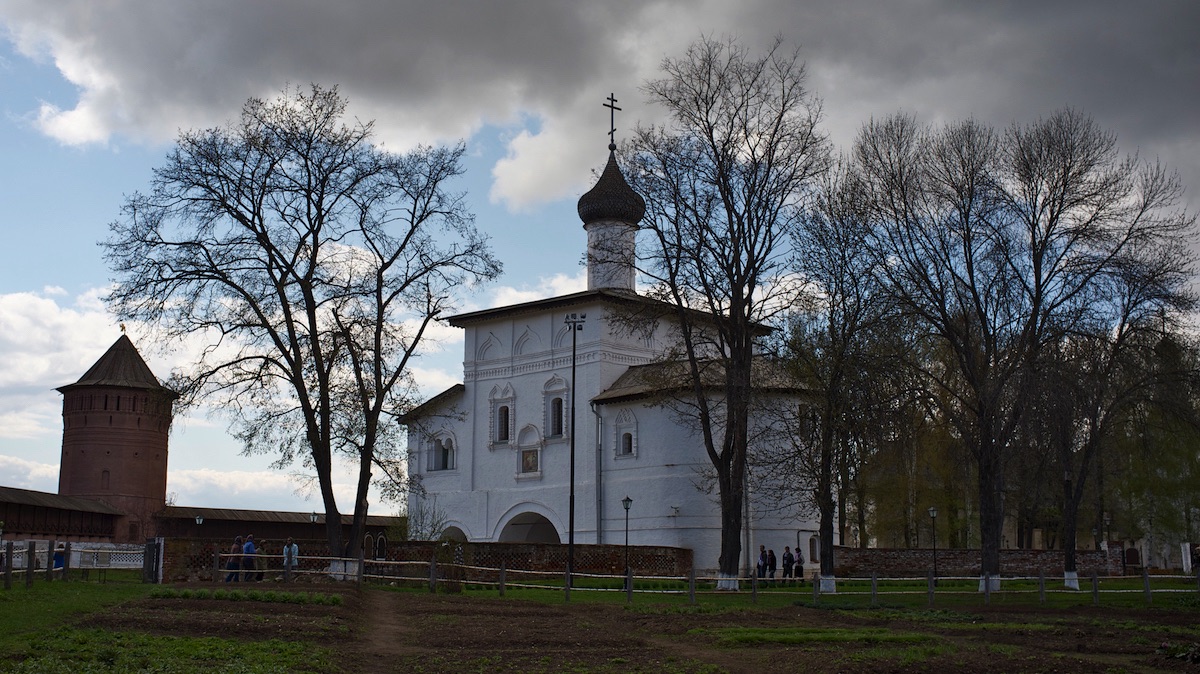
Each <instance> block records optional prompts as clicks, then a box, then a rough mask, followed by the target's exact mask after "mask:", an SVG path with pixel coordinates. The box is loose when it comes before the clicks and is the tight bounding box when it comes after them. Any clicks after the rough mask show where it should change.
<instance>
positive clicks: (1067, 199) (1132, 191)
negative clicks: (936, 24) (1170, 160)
mask: <svg viewBox="0 0 1200 674" xmlns="http://www.w3.org/2000/svg"><path fill="white" fill-rule="evenodd" d="M855 154H856V159H857V162H858V164H859V168H860V170H861V171H862V174H863V179H864V182H865V183H866V184H868V185H869V186H870V189H871V191H872V198H871V201H872V203H873V206H874V208H875V214H876V217H877V218H878V223H879V225H880V227H879V231H880V232H881V235H880V236H879V237H878V239H877V242H876V245H877V247H878V251H879V255H880V256H881V257H882V259H884V260H886V264H884V265H881V267H880V268H881V269H882V270H883V271H884V273H885V278H886V280H887V282H888V285H889V287H890V288H891V289H892V292H893V293H894V294H895V295H896V296H897V297H898V298H900V299H901V300H902V301H903V303H904V305H905V306H906V307H907V308H908V310H909V311H911V312H912V313H913V314H914V315H916V316H918V317H919V318H920V319H921V320H923V321H924V322H925V323H926V324H927V325H929V326H930V328H931V330H932V332H933V333H935V334H936V335H937V337H938V338H939V339H940V340H942V342H943V343H944V344H945V345H946V348H948V349H949V350H950V352H951V353H952V354H953V367H952V368H950V369H949V370H947V369H939V368H929V369H928V370H927V375H928V376H929V378H930V380H931V381H933V382H934V383H935V385H936V386H940V387H941V388H942V389H943V390H945V392H946V394H947V395H946V396H945V398H944V399H945V400H946V401H948V402H947V404H946V405H944V410H943V412H944V413H945V414H946V416H947V418H948V419H950V420H951V421H952V422H953V423H954V425H955V427H956V428H957V431H958V433H959V435H960V437H961V438H962V441H963V443H964V445H965V447H966V448H968V450H969V451H970V452H971V455H972V458H973V459H974V460H975V465H976V467H977V471H978V489H979V506H980V513H979V518H980V530H981V538H982V570H983V572H985V573H988V574H992V575H995V574H997V573H998V572H999V570H1000V568H999V550H1000V544H1001V532H1002V527H1003V523H1004V516H1005V504H1004V493H1005V488H1004V487H1005V484H1004V478H1005V462H1006V460H1007V458H1008V454H1009V447H1010V444H1011V442H1012V440H1013V437H1014V433H1015V431H1016V429H1017V427H1018V423H1019V422H1020V420H1021V419H1022V417H1023V416H1024V414H1025V412H1026V406H1027V404H1028V395H1027V393H1028V391H1029V387H1030V386H1031V383H1032V381H1033V378H1034V376H1035V375H1036V366H1037V364H1038V362H1039V356H1040V355H1041V353H1042V351H1043V349H1044V348H1045V347H1046V345H1047V344H1048V343H1051V342H1053V341H1054V340H1057V339H1058V338H1059V336H1060V335H1062V334H1065V333H1067V332H1070V331H1071V330H1073V329H1075V328H1076V327H1077V326H1079V325H1080V323H1081V321H1083V320H1084V318H1085V317H1086V315H1087V314H1088V310H1089V308H1090V307H1091V306H1092V303H1093V302H1095V301H1096V297H1097V288H1098V286H1099V285H1100V284H1101V281H1102V280H1103V279H1104V278H1105V277H1106V276H1107V275H1108V274H1111V273H1115V270H1116V269H1118V268H1120V267H1121V266H1122V265H1123V261H1124V260H1125V258H1126V257H1127V256H1128V255H1129V254H1130V252H1131V251H1135V250H1138V249H1140V248H1149V247H1153V246H1156V245H1157V243H1158V242H1160V241H1163V240H1164V239H1166V238H1171V237H1175V236H1179V235H1180V234H1181V233H1185V232H1187V231H1189V230H1190V228H1191V226H1192V224H1193V222H1194V218H1193V217H1190V216H1188V215H1187V214H1186V213H1184V212H1183V211H1182V210H1180V209H1179V208H1178V203H1179V198H1180V185H1179V182H1178V179H1177V178H1176V177H1175V176H1173V175H1172V174H1170V173H1168V172H1167V171H1165V170H1163V169H1162V168H1161V167H1159V166H1157V165H1146V164H1143V163H1141V162H1139V161H1137V160H1136V158H1127V157H1123V156H1121V155H1120V154H1119V152H1118V150H1117V147H1116V140H1115V137H1114V136H1113V135H1112V134H1111V133H1108V132H1106V131H1104V130H1102V129H1100V128H1099V127H1098V126H1097V124H1096V123H1095V122H1094V121H1093V120H1092V119H1090V118H1089V117H1087V116H1085V115H1083V114H1081V113H1079V112H1077V111H1073V110H1064V111H1061V112H1058V113H1055V114H1054V115H1052V116H1050V117H1049V118H1047V119H1043V120H1040V121H1038V122H1035V123H1032V124H1029V125H1025V126H1019V125H1014V126H1012V127H1010V128H1009V129H1008V130H1007V131H1006V132H1004V133H997V132H996V131H994V130H993V129H991V128H989V127H987V126H985V125H982V124H980V123H979V122H977V121H974V120H969V121H965V122H957V123H953V124H949V125H947V126H946V127H944V128H942V129H940V130H932V129H927V128H921V127H919V126H918V125H917V124H916V122H915V121H914V120H912V119H911V118H909V117H905V116H895V117H892V118H889V119H886V120H883V121H872V122H870V123H869V124H867V125H866V126H865V127H864V129H863V131H862V133H861V134H860V137H859V139H858V141H857V143H856V146H855Z"/></svg>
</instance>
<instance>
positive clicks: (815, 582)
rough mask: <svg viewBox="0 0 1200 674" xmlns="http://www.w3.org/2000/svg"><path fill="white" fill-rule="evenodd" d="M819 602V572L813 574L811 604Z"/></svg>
mask: <svg viewBox="0 0 1200 674" xmlns="http://www.w3.org/2000/svg"><path fill="white" fill-rule="evenodd" d="M820 600H821V572H820V571H818V572H816V573H814V574H813V604H814V605H815V604H816V603H817V602H818V601H820Z"/></svg>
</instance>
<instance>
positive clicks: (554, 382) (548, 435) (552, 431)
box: [542, 375, 571, 443]
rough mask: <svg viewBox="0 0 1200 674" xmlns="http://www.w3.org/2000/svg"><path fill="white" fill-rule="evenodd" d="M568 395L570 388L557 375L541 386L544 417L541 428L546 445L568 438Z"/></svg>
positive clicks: (569, 423)
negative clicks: (543, 430) (543, 431)
mask: <svg viewBox="0 0 1200 674" xmlns="http://www.w3.org/2000/svg"><path fill="white" fill-rule="evenodd" d="M570 394H571V387H570V385H568V384H567V380H565V379H563V378H562V377H560V376H558V375H554V376H553V377H551V378H550V379H549V380H547V381H546V383H545V385H543V386H542V412H543V415H544V417H545V419H544V423H543V425H542V428H543V429H545V441H546V442H547V443H550V442H565V441H566V440H567V438H568V437H570V436H569V433H570V432H571V430H570V429H571V420H570V419H568V418H567V406H568V404H569V400H570ZM555 401H557V403H556V402H555ZM556 407H557V409H555V408H556ZM556 422H557V423H556Z"/></svg>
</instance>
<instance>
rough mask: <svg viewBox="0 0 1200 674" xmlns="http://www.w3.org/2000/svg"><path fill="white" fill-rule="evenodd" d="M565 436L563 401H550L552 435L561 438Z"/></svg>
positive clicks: (558, 399)
mask: <svg viewBox="0 0 1200 674" xmlns="http://www.w3.org/2000/svg"><path fill="white" fill-rule="evenodd" d="M562 434H563V399H562V398H551V399H550V435H553V436H555V437H559V436H561V435H562Z"/></svg>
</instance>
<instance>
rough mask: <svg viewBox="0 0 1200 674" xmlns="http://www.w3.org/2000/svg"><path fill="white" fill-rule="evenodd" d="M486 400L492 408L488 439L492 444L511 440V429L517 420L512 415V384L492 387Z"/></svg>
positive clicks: (514, 397) (513, 394) (505, 442)
mask: <svg viewBox="0 0 1200 674" xmlns="http://www.w3.org/2000/svg"><path fill="white" fill-rule="evenodd" d="M488 400H489V402H490V403H491V409H492V415H491V420H490V422H491V424H490V425H491V429H490V432H489V438H488V441H489V442H490V443H491V445H492V446H495V445H507V444H509V443H510V442H512V437H513V429H514V427H515V424H516V422H517V420H516V419H515V418H514V415H513V410H514V407H513V403H515V402H516V394H515V393H514V392H513V389H512V386H511V385H508V384H506V385H505V386H504V388H503V389H502V388H500V387H499V386H497V387H495V388H493V389H492V392H491V394H490V395H488Z"/></svg>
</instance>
